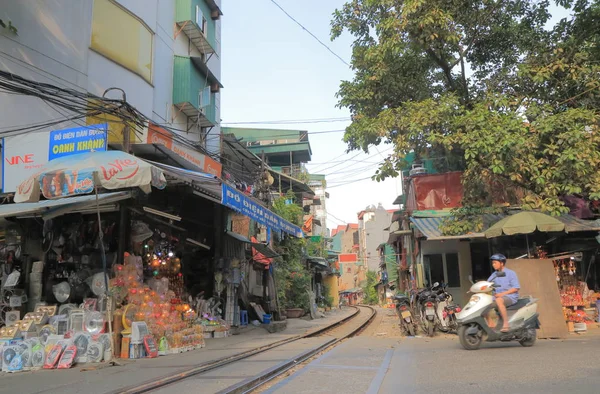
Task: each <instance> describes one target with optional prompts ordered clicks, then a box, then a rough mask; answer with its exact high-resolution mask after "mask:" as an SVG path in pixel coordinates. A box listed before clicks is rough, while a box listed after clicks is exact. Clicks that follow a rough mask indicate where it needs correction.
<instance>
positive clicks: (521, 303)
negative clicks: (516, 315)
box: [506, 297, 531, 311]
mask: <svg viewBox="0 0 600 394" xmlns="http://www.w3.org/2000/svg"><path fill="white" fill-rule="evenodd" d="M530 302H531V299H530V298H529V297H527V298H519V300H518V301H517V302H515V303H514V304H512V305H511V306H509V307H507V308H506V310H509V311H510V310H513V311H516V310H517V309H521V308H523V307H524V306H526V305H528V304H529V303H530Z"/></svg>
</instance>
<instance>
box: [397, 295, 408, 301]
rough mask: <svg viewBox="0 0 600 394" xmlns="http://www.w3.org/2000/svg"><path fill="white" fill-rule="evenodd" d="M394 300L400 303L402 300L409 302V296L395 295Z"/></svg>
mask: <svg viewBox="0 0 600 394" xmlns="http://www.w3.org/2000/svg"><path fill="white" fill-rule="evenodd" d="M394 299H395V300H398V301H400V300H408V296H405V295H395V296H394Z"/></svg>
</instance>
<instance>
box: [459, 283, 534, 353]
mask: <svg viewBox="0 0 600 394" xmlns="http://www.w3.org/2000/svg"><path fill="white" fill-rule="evenodd" d="M496 275H497V276H498V277H502V276H505V275H506V274H505V273H503V272H497V273H496ZM496 287H498V285H496V284H495V283H494V282H487V281H480V282H477V283H475V284H473V285H472V286H471V289H470V292H471V293H474V294H473V295H472V296H471V299H470V300H469V302H468V303H467V305H465V307H464V308H463V310H462V311H461V312H460V313H458V314H457V316H456V317H457V322H458V337H459V339H460V344H461V345H462V346H463V347H464V348H465V349H467V350H477V349H479V347H480V346H481V343H482V341H483V340H484V338H485V340H486V341H488V342H495V341H503V342H504V341H518V342H519V343H520V344H521V345H522V346H525V347H529V346H533V345H534V344H535V341H536V339H537V331H536V330H537V329H539V328H540V321H539V314H538V313H537V301H538V300H537V299H536V298H533V297H531V296H529V297H525V298H520V299H519V300H518V301H517V302H516V303H515V304H514V305H511V306H509V307H508V308H507V312H508V324H509V326H510V329H509V331H508V332H501V331H500V329H501V328H502V326H503V322H502V318H499V319H498V323H497V324H496V327H495V328H494V327H489V326H488V323H487V321H486V319H485V317H486V316H487V314H488V313H489V312H490V311H491V310H492V309H493V308H495V305H496V303H495V302H494V296H493V295H492V292H493V290H494V289H495V288H496Z"/></svg>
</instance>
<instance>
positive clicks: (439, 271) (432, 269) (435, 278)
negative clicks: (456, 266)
mask: <svg viewBox="0 0 600 394" xmlns="http://www.w3.org/2000/svg"><path fill="white" fill-rule="evenodd" d="M423 262H424V263H425V272H427V273H428V279H429V281H428V285H429V286H431V285H433V284H434V283H435V282H439V283H445V282H446V281H445V280H444V261H443V258H442V255H441V254H429V255H425V256H423Z"/></svg>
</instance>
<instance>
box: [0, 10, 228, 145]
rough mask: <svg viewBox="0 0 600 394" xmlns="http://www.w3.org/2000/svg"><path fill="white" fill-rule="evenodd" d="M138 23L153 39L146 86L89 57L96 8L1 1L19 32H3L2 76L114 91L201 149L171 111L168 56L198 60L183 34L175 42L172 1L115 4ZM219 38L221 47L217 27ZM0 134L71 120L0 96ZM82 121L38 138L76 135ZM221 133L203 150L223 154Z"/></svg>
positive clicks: (32, 102) (64, 113)
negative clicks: (66, 130)
mask: <svg viewBox="0 0 600 394" xmlns="http://www.w3.org/2000/svg"><path fill="white" fill-rule="evenodd" d="M118 3H119V4H120V5H122V6H123V7H125V8H126V9H127V10H128V11H130V12H131V13H132V14H134V15H136V16H137V17H138V18H140V19H141V20H142V21H143V22H144V23H145V24H146V25H147V26H148V27H149V28H150V30H151V31H152V32H153V33H154V38H153V77H152V82H151V83H149V82H147V81H145V80H144V79H143V78H141V77H140V76H138V75H137V74H135V73H133V72H131V71H129V70H128V69H126V68H125V67H123V66H121V65H119V64H117V63H115V62H113V61H112V60H109V59H108V58H106V57H104V56H102V55H100V54H98V53H96V52H94V51H92V50H91V49H90V44H91V27H92V10H93V4H94V3H93V0H79V1H72V0H53V1H47V0H22V1H13V0H0V6H1V8H0V10H1V14H2V18H3V19H4V20H6V21H8V20H10V21H11V22H12V23H13V24H14V25H15V26H17V28H18V35H14V34H11V33H9V32H7V31H6V30H2V31H0V69H1V70H3V71H8V72H11V73H14V74H17V75H20V76H23V77H25V78H28V79H33V80H36V81H39V82H45V83H50V84H54V85H57V86H61V87H65V88H70V89H77V90H79V91H86V90H88V91H90V92H91V93H94V94H97V95H102V93H103V92H104V90H105V89H107V88H110V87H119V88H121V89H123V90H124V91H125V93H126V94H127V100H128V102H129V103H130V104H132V105H133V106H135V107H136V108H137V109H138V110H139V111H141V112H142V113H143V114H144V115H146V116H148V117H149V118H151V119H153V120H154V121H156V122H157V123H160V124H168V125H169V126H171V127H173V128H175V129H179V130H181V132H180V134H182V135H184V136H185V137H186V138H188V139H190V140H194V141H198V140H199V137H200V131H199V130H198V129H196V128H192V129H191V130H190V131H189V132H188V131H186V129H187V124H188V122H187V118H186V117H185V116H184V115H183V114H178V113H177V111H176V110H174V109H173V106H172V98H173V93H172V91H173V56H174V55H175V54H180V55H185V56H190V55H192V56H199V55H200V53H199V52H198V51H197V50H196V48H194V47H190V45H189V40H188V38H187V36H186V35H185V34H184V33H181V34H179V35H178V36H177V39H175V37H174V36H175V32H176V30H175V24H174V19H175V2H174V1H172V0H144V1H139V0H118ZM215 25H216V29H217V32H216V37H217V38H219V39H220V36H221V32H220V28H221V22H220V21H217V23H216V24H215ZM208 66H209V68H210V69H211V71H212V72H213V73H214V74H215V75H216V76H217V77H220V75H221V58H220V54H218V55H217V54H215V55H213V56H212V57H211V59H210V61H209V62H208ZM219 96H220V94H219V93H217V94H216V97H215V103H216V107H217V110H216V111H217V113H216V115H217V116H216V119H217V121H218V122H220V97H219ZM0 108H2V120H1V123H0V131H2V130H10V129H14V128H18V127H19V126H22V125H30V124H33V123H44V122H48V121H52V120H56V119H62V118H65V117H68V116H69V115H70V114H69V112H68V110H65V109H63V108H60V107H54V106H50V105H48V104H47V103H45V102H43V101H41V100H39V99H37V98H32V97H27V96H20V95H8V94H2V95H0ZM82 124H85V120H81V121H77V122H64V123H62V124H59V125H57V126H51V127H49V128H47V129H42V131H50V130H55V129H63V128H69V127H76V126H80V125H82ZM219 134H220V128H219V127H218V126H217V127H215V128H213V129H212V130H211V131H210V134H209V136H208V137H207V147H209V148H210V150H211V151H213V152H220V138H219Z"/></svg>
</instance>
